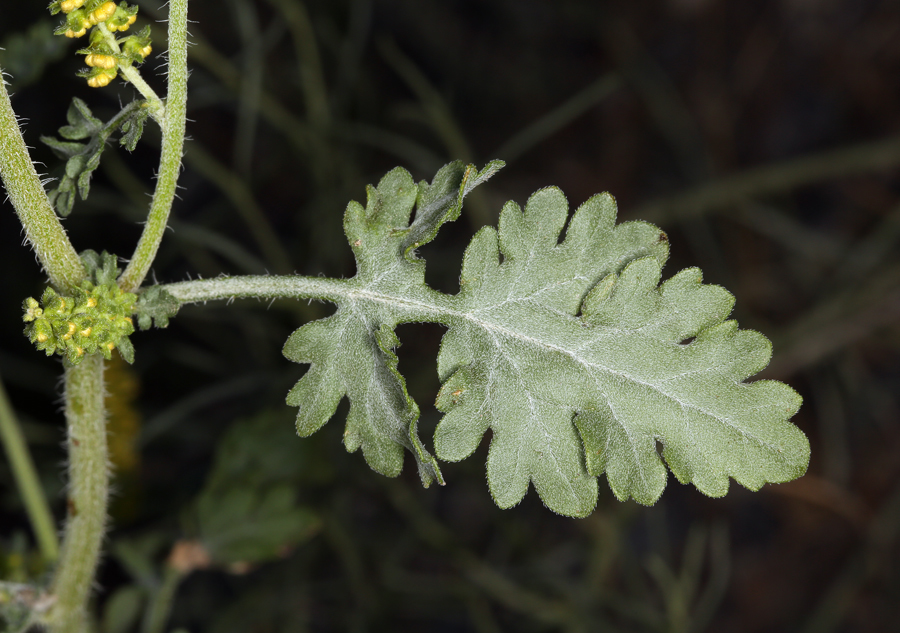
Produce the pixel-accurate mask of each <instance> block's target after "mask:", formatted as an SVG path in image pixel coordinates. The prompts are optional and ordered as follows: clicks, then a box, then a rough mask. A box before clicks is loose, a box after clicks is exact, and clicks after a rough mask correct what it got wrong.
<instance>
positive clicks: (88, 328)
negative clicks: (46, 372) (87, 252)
mask: <svg viewBox="0 0 900 633" xmlns="http://www.w3.org/2000/svg"><path fill="white" fill-rule="evenodd" d="M136 300H137V295H135V294H133V293H130V292H122V291H121V290H120V289H119V287H118V286H116V285H115V284H108V285H107V284H99V285H95V284H94V283H92V282H91V281H88V280H85V281H83V282H81V285H80V286H79V287H78V288H76V290H75V292H74V293H73V296H61V295H59V294H58V293H57V292H56V291H55V290H53V288H47V289H46V290H45V291H44V294H43V296H42V297H41V301H40V303H38V302H37V300H35V299H33V298H32V297H29V298H28V299H26V300H25V303H24V308H25V314H24V316H23V317H22V320H23V321H25V322H26V323H27V324H28V325H26V326H25V336H27V337H28V339H29V340H30V341H31V342H32V343H34V344H35V346H36V347H37V348H38V349H39V350H44V351H45V352H46V353H47V356H51V355H52V354H59V355H61V356H65V357H66V359H68V361H69V362H70V363H72V364H73V365H77V364H78V363H80V362H81V360H82V359H83V358H84V356H85V355H86V354H94V353H97V352H99V353H100V354H103V356H104V357H105V358H107V359H108V358H110V357H111V354H112V350H113V349H116V348H117V349H118V350H119V354H120V355H121V356H122V358H124V359H125V360H127V361H128V362H129V363H130V362H133V361H134V348H133V347H132V345H131V341H130V340H129V339H128V335H129V334H132V333H133V332H134V324H133V323H132V320H131V316H130V315H131V313H132V311H133V309H134V303H135V301H136Z"/></svg>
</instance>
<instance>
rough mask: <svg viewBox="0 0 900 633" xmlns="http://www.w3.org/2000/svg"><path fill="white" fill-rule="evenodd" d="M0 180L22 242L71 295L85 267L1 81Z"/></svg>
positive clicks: (63, 290) (48, 273)
mask: <svg viewBox="0 0 900 633" xmlns="http://www.w3.org/2000/svg"><path fill="white" fill-rule="evenodd" d="M0 177H2V178H3V185H4V186H5V187H6V192H7V193H8V194H9V199H10V201H11V202H12V204H13V207H14V208H15V209H16V214H18V216H19V221H20V222H21V223H22V227H23V228H24V229H25V239H26V240H27V241H28V242H29V243H30V244H31V246H32V248H34V251H35V253H36V254H37V258H38V261H39V262H40V263H41V266H43V268H44V271H45V272H46V273H47V275H48V276H49V277H50V283H52V284H53V285H54V286H55V287H56V289H57V290H59V291H60V292H62V293H64V294H66V293H69V292H71V290H72V289H73V288H75V287H76V286H77V285H78V283H79V282H80V281H81V280H82V279H83V278H84V275H85V272H84V266H83V265H82V263H81V260H80V259H79V258H78V253H77V252H75V249H74V248H73V246H72V243H71V242H69V238H68V237H67V236H66V232H65V230H64V229H63V227H62V224H61V223H60V221H59V218H57V217H56V212H55V211H54V210H53V207H52V206H51V205H50V200H49V199H47V194H46V192H45V191H44V186H43V185H42V184H41V179H40V177H39V176H38V173H37V171H36V170H35V168H34V164H33V163H32V162H31V156H29V154H28V149H27V148H26V147H25V140H24V139H23V138H22V132H21V131H20V130H19V124H18V121H17V120H16V114H15V112H13V109H12V104H11V103H10V100H9V94H7V92H6V85H5V84H4V83H3V81H2V80H0Z"/></svg>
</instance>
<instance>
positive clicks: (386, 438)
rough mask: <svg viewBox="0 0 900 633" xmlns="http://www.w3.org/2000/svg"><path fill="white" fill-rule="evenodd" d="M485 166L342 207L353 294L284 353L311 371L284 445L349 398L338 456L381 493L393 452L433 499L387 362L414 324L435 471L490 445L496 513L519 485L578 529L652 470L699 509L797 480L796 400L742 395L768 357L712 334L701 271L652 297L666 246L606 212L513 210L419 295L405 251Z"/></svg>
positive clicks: (713, 305) (532, 205)
mask: <svg viewBox="0 0 900 633" xmlns="http://www.w3.org/2000/svg"><path fill="white" fill-rule="evenodd" d="M501 166H502V163H500V162H499V161H498V162H494V163H491V164H490V165H488V166H487V167H486V168H485V169H484V170H482V171H481V172H479V171H477V170H476V169H475V168H474V167H472V166H469V167H463V165H462V164H461V163H451V164H450V165H447V166H446V167H444V168H443V169H442V170H441V171H440V172H439V173H438V174H437V176H436V177H435V180H434V182H433V183H432V184H431V185H428V184H427V183H424V182H422V183H419V184H418V185H415V184H414V183H413V181H412V178H411V177H410V176H409V174H408V173H407V172H406V171H404V170H402V169H395V170H393V171H392V172H390V173H389V174H388V175H387V176H385V177H384V179H382V181H381V183H379V185H378V187H377V188H373V187H370V188H369V192H368V201H367V206H366V208H363V207H362V206H361V205H359V204H357V203H351V204H350V205H349V206H348V208H347V212H346V215H345V220H344V227H345V231H346V234H347V237H348V240H349V242H350V244H351V246H352V248H353V251H354V254H355V256H356V261H357V275H356V276H355V277H353V278H352V279H349V280H346V284H347V285H348V288H349V289H350V291H349V292H348V293H346V294H344V295H343V296H342V297H340V298H335V299H331V300H333V301H335V302H336V303H337V304H338V310H337V312H336V313H335V314H334V315H332V316H330V317H328V318H326V319H322V320H320V321H316V322H313V323H309V324H307V325H305V326H304V327H302V328H300V329H299V330H297V331H296V332H294V334H293V335H292V336H291V337H290V339H289V340H288V342H287V344H286V346H285V355H286V356H287V357H288V358H289V359H291V360H294V361H296V362H300V363H310V364H311V365H312V366H311V367H310V369H309V371H308V372H307V374H306V375H305V376H304V377H303V378H302V379H301V380H300V382H299V383H298V384H297V386H296V387H295V388H294V389H293V390H292V391H291V393H290V394H289V396H288V403H289V404H291V405H293V406H298V407H299V408H300V410H299V413H298V417H297V428H298V430H299V432H300V434H301V435H308V434H310V433H312V432H314V431H315V430H317V429H318V428H320V427H321V426H322V425H323V424H324V423H325V422H326V421H327V420H328V419H329V418H331V416H332V415H333V414H334V412H335V410H336V408H337V405H338V403H339V401H340V400H341V399H342V398H343V397H344V396H345V395H346V396H348V397H349V399H350V414H349V416H348V420H347V427H346V431H345V444H346V446H347V448H348V450H351V451H352V450H355V449H356V448H358V447H362V449H363V454H364V455H365V457H366V460H367V461H368V463H369V464H370V465H371V466H372V467H373V468H374V469H375V470H377V471H378V472H381V473H384V474H386V475H391V476H394V475H396V474H398V473H399V472H400V468H401V466H402V461H403V449H404V448H406V449H408V450H410V451H411V452H412V453H413V454H414V455H415V457H416V459H417V461H418V463H419V471H420V474H421V476H422V480H423V483H425V484H426V485H428V484H429V483H430V482H431V481H432V480H437V481H438V482H441V483H442V477H441V474H440V471H439V470H438V466H437V461H436V460H435V459H434V457H432V456H431V455H430V454H429V453H428V452H427V451H426V450H425V448H424V447H423V446H422V444H421V442H420V441H419V439H418V437H417V433H416V423H417V420H418V407H417V405H416V404H415V403H414V402H413V401H412V399H411V398H410V397H409V395H408V393H407V392H406V386H405V381H404V379H403V377H402V376H401V375H400V374H399V373H398V371H397V357H396V355H395V354H394V352H393V350H394V348H396V347H397V346H398V345H399V341H398V340H397V338H396V336H395V334H394V329H395V328H396V326H397V325H399V324H400V323H406V322H415V321H419V322H423V321H427V322H433V323H441V324H444V325H445V326H447V327H448V331H447V333H446V335H445V336H444V340H443V341H442V344H441V350H440V353H439V357H438V374H439V376H440V379H441V381H442V382H443V387H442V388H441V391H440V393H439V394H438V398H437V407H438V409H440V410H441V411H442V412H444V413H445V414H446V415H445V416H444V417H443V419H442V420H441V422H440V424H439V425H438V427H437V430H436V432H435V452H436V454H437V457H438V458H440V459H443V460H447V461H457V460H461V459H463V458H465V457H468V456H469V455H471V454H472V452H473V451H474V450H475V449H476V448H477V446H478V445H479V443H480V442H481V439H482V437H483V436H484V434H485V433H486V432H487V431H488V430H490V431H491V433H492V435H491V446H490V450H489V453H488V461H487V473H488V485H489V487H490V490H491V493H492V495H493V497H494V499H495V501H496V502H497V504H498V505H499V506H501V507H503V508H507V507H511V506H513V505H515V504H517V503H519V502H520V501H521V500H522V498H523V497H524V495H525V493H526V492H527V491H528V488H529V485H530V484H532V483H533V484H534V486H535V489H536V490H537V492H538V494H539V495H540V497H541V499H542V500H543V502H544V503H545V504H546V505H547V507H549V508H550V509H552V510H554V511H555V512H559V513H560V514H565V515H570V516H586V515H587V514H589V513H590V512H591V511H592V510H593V508H594V506H595V505H596V501H597V477H598V476H599V475H602V474H604V473H605V474H606V476H607V480H608V481H609V484H610V487H611V488H612V490H613V493H614V494H615V495H616V497H618V498H619V499H621V500H626V499H628V498H634V499H635V500H636V501H638V502H639V503H643V504H648V505H649V504H652V503H654V502H655V501H656V500H657V499H658V498H659V496H660V495H661V494H662V491H663V488H664V487H665V483H666V473H667V470H666V466H665V465H666V464H668V467H669V469H670V470H671V471H672V472H673V473H674V474H675V476H676V478H677V479H678V480H679V481H681V482H682V483H688V482H692V483H693V484H694V485H695V486H696V487H697V488H698V489H699V490H700V491H701V492H704V493H705V494H708V495H710V496H722V495H724V494H725V493H726V492H727V489H728V485H729V478H733V479H735V480H736V481H738V482H739V483H741V484H742V485H744V486H746V487H748V488H750V489H753V490H756V489H759V488H760V487H761V486H762V485H763V484H765V483H767V482H773V483H774V482H784V481H788V480H791V479H794V478H796V477H799V476H800V475H802V474H803V473H804V472H805V470H806V466H807V464H808V461H809V443H808V441H807V439H806V437H805V436H804V435H803V433H802V432H801V431H800V430H799V429H797V428H796V427H795V426H794V425H793V424H791V423H790V422H789V419H790V418H791V416H793V414H794V413H796V411H797V409H798V408H799V406H800V401H801V400H800V397H799V395H797V393H796V392H794V391H793V390H792V389H791V388H790V387H788V386H787V385H784V384H782V383H779V382H774V381H765V380H764V381H756V382H752V383H747V382H745V380H746V379H747V378H749V377H750V376H752V375H753V374H755V373H757V372H759V371H760V370H761V369H763V368H764V367H765V366H766V364H767V363H768V361H769V358H770V356H771V345H770V344H769V342H768V341H767V340H766V339H765V337H763V336H762V335H761V334H759V333H757V332H752V331H741V330H738V328H737V323H736V322H735V321H733V320H727V317H728V315H729V314H730V313H731V309H732V307H733V304H734V298H733V297H732V296H731V294H730V293H728V292H727V291H726V290H724V289H722V288H720V287H718V286H712V285H704V284H702V283H701V281H702V276H701V273H700V271H699V270H698V269H687V270H684V271H682V272H680V273H678V274H677V275H675V276H674V277H673V278H671V279H669V280H668V281H666V282H665V283H663V284H662V285H659V282H660V270H661V268H662V265H663V264H664V263H665V261H666V259H667V256H668V239H667V238H666V236H665V234H664V233H662V232H661V231H660V230H659V229H658V228H657V227H655V226H653V225H651V224H647V223H644V222H626V223H623V224H620V225H618V226H616V224H615V219H616V205H615V201H614V200H613V198H612V197H611V196H610V195H609V194H602V195H598V196H594V197H593V198H591V199H590V200H588V201H587V202H585V203H584V204H583V205H581V206H580V207H579V208H578V209H577V210H576V211H575V213H574V214H573V215H572V216H571V218H569V208H568V203H567V201H566V199H565V196H564V195H563V194H562V192H561V191H559V189H556V188H554V187H551V188H547V189H543V190H541V191H538V192H537V193H535V194H534V195H533V196H532V197H531V198H530V200H529V201H528V203H527V205H526V207H525V209H524V211H523V210H522V209H521V208H520V207H519V206H518V205H516V204H515V203H512V202H510V203H507V204H506V206H505V207H504V208H503V211H502V213H501V215H500V222H499V231H497V230H495V229H493V228H490V227H486V228H484V229H482V230H481V231H479V232H478V234H477V235H476V236H475V237H474V238H473V239H472V242H471V243H470V245H469V247H468V249H467V250H466V254H465V258H464V261H463V267H462V275H461V278H460V292H459V294H457V295H454V296H449V295H445V294H442V293H439V292H437V291H435V290H433V289H431V288H429V287H427V286H426V285H425V283H424V263H423V262H422V261H421V260H418V259H416V256H415V250H416V248H418V247H419V246H421V245H423V244H426V243H427V242H429V241H430V240H432V239H433V238H434V236H435V235H436V233H437V230H438V229H439V228H440V226H441V225H442V224H443V223H445V222H448V221H451V220H453V219H456V218H457V217H458V216H459V212H460V208H461V204H462V200H463V198H464V197H465V195H466V194H467V193H468V192H469V191H470V190H471V189H472V188H473V187H474V186H476V185H477V184H480V183H481V182H483V181H484V180H486V179H487V178H488V177H489V176H490V175H492V174H493V173H494V172H496V171H497V169H499V168H500V167H501ZM414 209H415V219H414V220H413V221H412V223H410V216H411V214H412V212H413V210H414ZM563 229H565V234H564V239H562V240H561V241H560V236H561V233H562V231H563ZM688 341H690V342H688ZM657 444H660V445H661V446H662V447H663V450H662V455H661V456H660V455H659V454H658V453H657ZM663 460H664V461H663Z"/></svg>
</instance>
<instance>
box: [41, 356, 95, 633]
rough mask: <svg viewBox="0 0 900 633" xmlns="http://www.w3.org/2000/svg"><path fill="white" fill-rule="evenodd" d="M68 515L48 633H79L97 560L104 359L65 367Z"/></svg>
mask: <svg viewBox="0 0 900 633" xmlns="http://www.w3.org/2000/svg"><path fill="white" fill-rule="evenodd" d="M65 385H66V423H67V426H68V435H69V436H68V453H69V496H68V499H67V506H68V509H69V512H68V518H67V520H66V529H65V537H64V540H63V546H62V556H61V557H60V562H59V566H58V567H57V570H56V576H55V577H54V578H53V584H52V586H51V592H52V593H53V595H54V596H55V598H56V602H55V604H54V605H53V608H52V609H51V611H50V613H49V614H48V615H47V618H46V621H45V623H46V624H48V625H49V626H50V630H51V631H52V632H53V633H82V632H83V631H85V629H86V626H87V601H88V598H89V597H90V594H91V588H92V587H93V584H94V574H95V572H96V569H97V564H98V562H99V560H100V548H101V545H102V543H103V535H104V531H105V529H106V508H107V503H108V497H109V460H108V451H107V442H106V420H105V415H104V407H103V358H102V357H100V356H99V355H96V354H95V355H92V356H87V357H86V358H85V359H84V360H83V361H81V363H80V364H79V365H77V366H75V367H66V376H65Z"/></svg>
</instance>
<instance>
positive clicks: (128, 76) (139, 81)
mask: <svg viewBox="0 0 900 633" xmlns="http://www.w3.org/2000/svg"><path fill="white" fill-rule="evenodd" d="M97 28H98V29H100V32H101V33H102V34H103V39H104V41H105V42H106V44H107V46H109V47H110V48H111V49H112V50H113V52H114V53H116V54H118V53H121V52H122V49H121V48H119V42H118V41H117V40H116V36H115V35H113V34H112V33H111V32H110V30H109V29H108V28H106V23H105V22H101V23H100V24H98V25H97ZM119 72H120V73H122V76H123V77H124V78H125V80H126V81H128V82H129V83H131V85H133V86H134V87H135V88H137V91H138V92H140V93H141V95H142V96H143V97H144V99H146V100H147V101H148V102H149V103H150V116H152V117H153V118H154V120H156V122H157V123H159V126H160V127H161V128H165V126H166V106H165V104H164V103H163V100H162V99H160V98H159V95H157V94H156V91H154V90H153V88H151V87H150V84H148V83H147V82H146V81H144V77H143V76H142V75H141V72H140V71H139V70H138V69H137V68H135V67H134V66H132V65H131V64H128V65H120V66H119Z"/></svg>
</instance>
